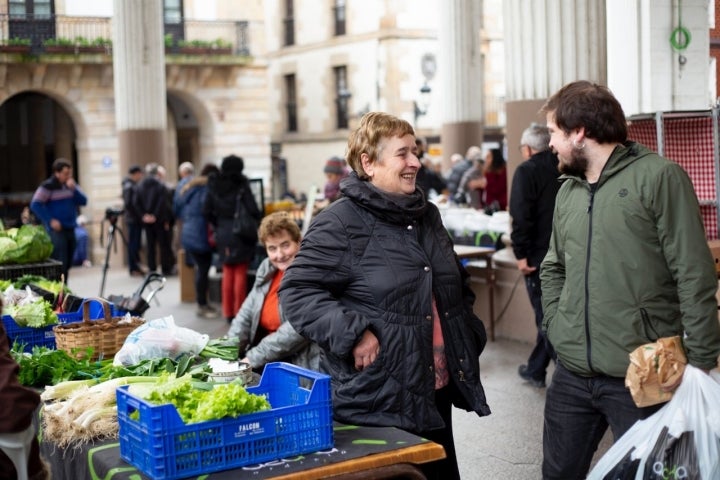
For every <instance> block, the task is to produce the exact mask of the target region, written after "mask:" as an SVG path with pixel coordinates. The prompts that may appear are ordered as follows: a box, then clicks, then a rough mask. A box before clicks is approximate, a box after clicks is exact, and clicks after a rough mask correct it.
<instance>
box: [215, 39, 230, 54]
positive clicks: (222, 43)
mask: <svg viewBox="0 0 720 480" xmlns="http://www.w3.org/2000/svg"><path fill="white" fill-rule="evenodd" d="M211 53H214V54H216V55H230V54H231V53H232V43H230V42H228V41H227V40H223V39H222V38H218V39H217V40H215V41H213V42H212V46H211Z"/></svg>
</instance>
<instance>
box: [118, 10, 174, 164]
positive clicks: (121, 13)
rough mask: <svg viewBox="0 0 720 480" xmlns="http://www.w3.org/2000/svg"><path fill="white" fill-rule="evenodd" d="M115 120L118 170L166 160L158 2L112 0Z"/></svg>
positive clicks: (160, 19)
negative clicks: (118, 156)
mask: <svg viewBox="0 0 720 480" xmlns="http://www.w3.org/2000/svg"><path fill="white" fill-rule="evenodd" d="M113 9H114V13H113V69H114V88H115V120H116V123H117V129H118V149H119V154H120V168H121V174H122V175H124V174H125V172H126V171H127V169H128V167H129V166H130V165H132V164H136V163H137V164H141V165H144V164H147V163H150V162H158V163H160V164H164V163H165V162H164V160H165V154H166V152H165V126H166V114H167V107H166V93H165V47H164V45H165V44H164V42H163V7H162V0H114V3H113Z"/></svg>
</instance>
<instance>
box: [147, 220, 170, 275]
mask: <svg viewBox="0 0 720 480" xmlns="http://www.w3.org/2000/svg"><path fill="white" fill-rule="evenodd" d="M144 230H145V240H146V241H147V256H148V258H147V264H148V269H149V270H150V271H151V272H155V271H157V254H158V251H159V253H160V268H161V269H162V273H163V275H167V274H170V273H171V272H172V269H173V266H174V265H175V258H174V256H173V252H172V245H171V243H170V242H171V239H172V237H171V235H170V232H169V228H166V227H165V226H164V224H163V223H161V222H158V223H146V224H145V225H144Z"/></svg>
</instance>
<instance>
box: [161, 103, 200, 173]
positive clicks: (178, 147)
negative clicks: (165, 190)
mask: <svg viewBox="0 0 720 480" xmlns="http://www.w3.org/2000/svg"><path fill="white" fill-rule="evenodd" d="M167 105H168V113H169V115H168V116H169V117H170V118H169V119H168V130H169V131H168V149H169V155H168V157H169V159H173V158H175V159H177V162H176V163H174V166H175V167H176V171H175V175H173V177H172V178H173V179H177V178H176V176H177V166H178V165H180V164H181V163H183V162H190V163H192V164H193V165H195V166H196V167H199V166H200V158H201V157H200V126H199V122H198V119H197V117H196V116H195V114H194V112H193V110H192V108H190V106H189V105H188V104H187V103H186V102H185V101H184V100H183V99H182V98H181V97H180V96H178V95H174V94H172V93H170V92H168V95H167ZM168 166H170V165H168ZM197 169H198V170H199V168H197Z"/></svg>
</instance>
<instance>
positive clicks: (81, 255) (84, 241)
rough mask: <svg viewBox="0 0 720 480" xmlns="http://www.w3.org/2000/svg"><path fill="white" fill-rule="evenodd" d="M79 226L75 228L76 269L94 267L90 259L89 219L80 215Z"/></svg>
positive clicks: (74, 263) (74, 264)
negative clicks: (87, 226)
mask: <svg viewBox="0 0 720 480" xmlns="http://www.w3.org/2000/svg"><path fill="white" fill-rule="evenodd" d="M76 222H77V226H76V227H75V252H74V253H73V262H72V264H73V266H74V267H80V266H82V267H92V262H91V261H90V258H89V253H90V235H89V234H88V231H87V228H86V225H87V217H85V215H78V217H77V220H76Z"/></svg>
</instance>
